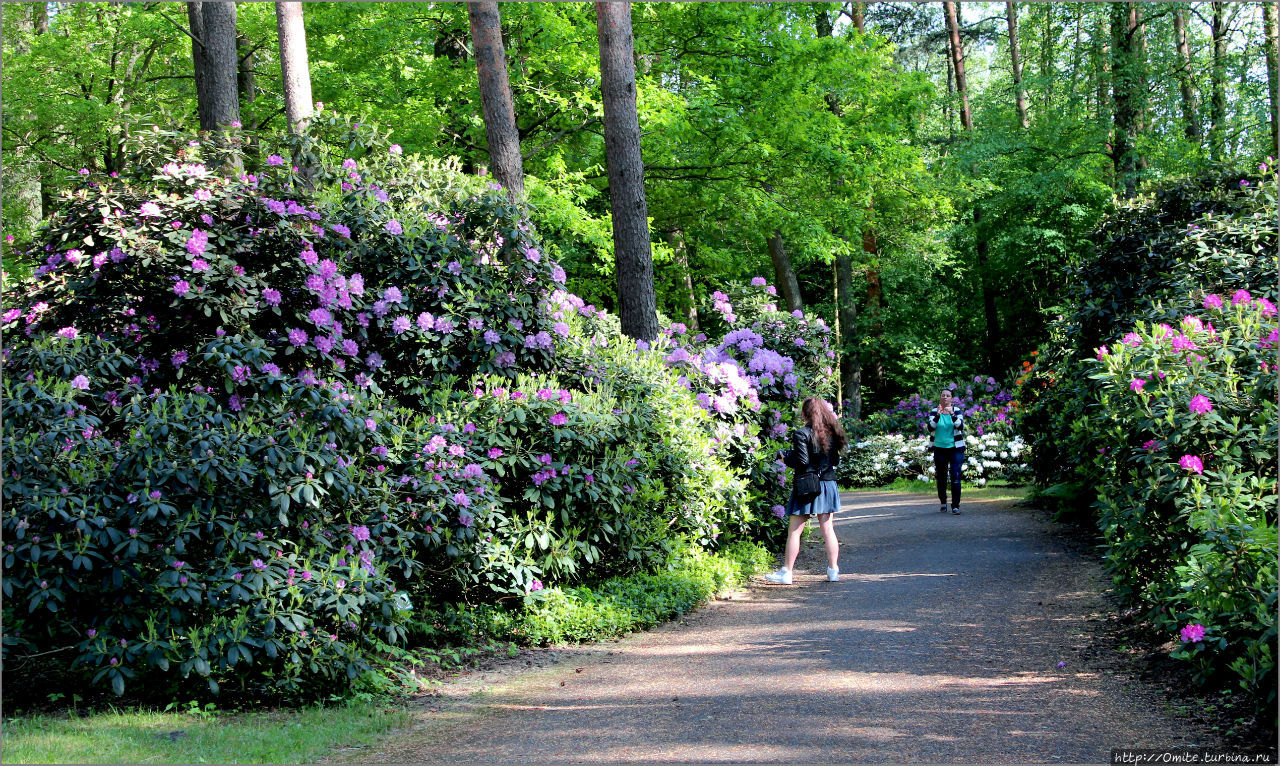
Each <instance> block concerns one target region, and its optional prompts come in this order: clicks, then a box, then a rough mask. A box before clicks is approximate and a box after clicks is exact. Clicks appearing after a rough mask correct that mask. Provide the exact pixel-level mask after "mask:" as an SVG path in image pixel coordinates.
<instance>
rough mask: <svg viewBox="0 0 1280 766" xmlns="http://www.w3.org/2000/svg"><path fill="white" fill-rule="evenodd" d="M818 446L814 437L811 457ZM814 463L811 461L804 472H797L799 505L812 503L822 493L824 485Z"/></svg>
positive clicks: (810, 452) (811, 439) (797, 500)
mask: <svg viewBox="0 0 1280 766" xmlns="http://www.w3.org/2000/svg"><path fill="white" fill-rule="evenodd" d="M815 446H817V445H816V444H814V442H813V438H812V436H811V437H810V439H809V447H810V449H809V455H810V456H811V457H812V455H813V452H814V450H813V447H815ZM812 466H813V461H812V460H810V462H809V465H807V466H805V467H804V469H803V470H797V471H796V486H795V498H796V502H799V503H810V502H813V499H814V498H816V497H817V496H818V495H819V494H821V493H822V483H821V482H820V481H819V480H818V474H817V472H816V471H814V470H813V467H812Z"/></svg>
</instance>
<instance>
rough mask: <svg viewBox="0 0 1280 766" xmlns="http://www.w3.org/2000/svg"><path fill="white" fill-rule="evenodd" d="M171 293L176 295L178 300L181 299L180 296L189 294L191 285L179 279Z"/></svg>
mask: <svg viewBox="0 0 1280 766" xmlns="http://www.w3.org/2000/svg"><path fill="white" fill-rule="evenodd" d="M173 292H174V293H176V294H177V296H178V297H179V298H181V297H182V296H184V295H186V294H187V293H189V292H191V285H190V284H188V283H187V280H185V279H179V280H178V281H177V283H175V284H174V286H173Z"/></svg>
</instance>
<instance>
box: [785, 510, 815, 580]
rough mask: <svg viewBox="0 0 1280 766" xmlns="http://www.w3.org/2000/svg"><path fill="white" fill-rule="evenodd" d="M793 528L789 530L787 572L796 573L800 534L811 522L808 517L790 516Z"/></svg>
mask: <svg viewBox="0 0 1280 766" xmlns="http://www.w3.org/2000/svg"><path fill="white" fill-rule="evenodd" d="M788 518H789V519H790V520H791V521H790V523H791V526H790V527H789V528H788V529H787V553H786V557H787V571H788V572H794V571H796V556H798V555H800V532H801V531H802V530H803V529H804V524H805V522H806V521H808V520H809V517H808V516H789V517H788Z"/></svg>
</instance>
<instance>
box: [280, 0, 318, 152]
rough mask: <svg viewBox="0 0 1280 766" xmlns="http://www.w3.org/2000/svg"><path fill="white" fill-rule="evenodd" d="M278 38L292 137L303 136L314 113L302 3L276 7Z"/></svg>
mask: <svg viewBox="0 0 1280 766" xmlns="http://www.w3.org/2000/svg"><path fill="white" fill-rule="evenodd" d="M276 37H277V39H278V40H279V43H280V79H281V85H282V87H283V88H284V113H285V119H287V120H288V121H289V132H290V133H301V132H302V131H303V130H305V129H306V127H307V124H308V123H309V122H311V117H312V115H313V114H314V113H315V102H314V101H313V100H312V96H311V67H310V64H309V63H308V61H307V27H306V24H305V23H304V22H303V18H302V3H299V2H277V3H276Z"/></svg>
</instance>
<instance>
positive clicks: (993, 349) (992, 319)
mask: <svg viewBox="0 0 1280 766" xmlns="http://www.w3.org/2000/svg"><path fill="white" fill-rule="evenodd" d="M942 5H943V10H944V12H945V14H946V18H947V32H948V39H949V40H950V41H951V60H952V62H953V64H954V66H955V70H956V91H957V92H958V93H959V95H960V122H961V124H962V125H963V126H964V131H965V134H966V135H970V136H972V134H973V119H972V117H971V116H970V114H969V88H968V83H967V81H966V80H965V76H964V49H963V47H961V42H960V10H959V8H958V6H959V3H954V2H947V3H943V4H942ZM974 170H975V172H976V168H975V169H974ZM982 229H983V227H982V206H981V205H980V204H978V203H974V206H973V236H974V242H975V250H976V251H977V256H978V279H979V281H980V282H981V284H982V307H983V314H984V316H985V319H986V324H987V343H986V355H987V357H986V365H987V371H988V372H989V373H990V374H993V375H994V374H995V366H996V357H997V353H998V352H997V349H998V348H999V346H1000V343H1001V333H1000V317H999V315H998V314H997V313H996V296H995V289H994V288H993V287H992V286H991V277H990V275H989V274H987V240H986V236H985V234H984V233H983V230H982Z"/></svg>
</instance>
